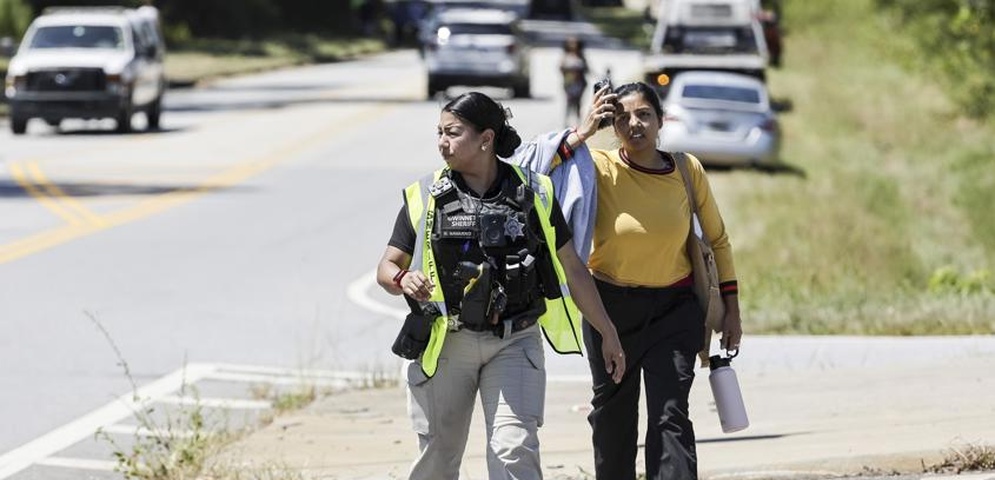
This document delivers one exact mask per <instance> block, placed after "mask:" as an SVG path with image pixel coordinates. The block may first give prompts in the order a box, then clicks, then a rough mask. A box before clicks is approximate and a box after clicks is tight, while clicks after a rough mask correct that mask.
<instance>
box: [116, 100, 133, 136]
mask: <svg viewBox="0 0 995 480" xmlns="http://www.w3.org/2000/svg"><path fill="white" fill-rule="evenodd" d="M131 114H132V111H131V106H130V105H129V106H125V107H123V108H121V111H120V112H118V114H117V118H116V119H115V120H117V133H131Z"/></svg>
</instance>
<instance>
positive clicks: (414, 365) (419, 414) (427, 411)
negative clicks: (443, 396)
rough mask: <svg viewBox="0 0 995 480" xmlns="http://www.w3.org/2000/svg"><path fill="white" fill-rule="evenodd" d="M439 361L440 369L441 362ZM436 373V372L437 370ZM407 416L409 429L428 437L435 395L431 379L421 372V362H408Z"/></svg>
mask: <svg viewBox="0 0 995 480" xmlns="http://www.w3.org/2000/svg"><path fill="white" fill-rule="evenodd" d="M442 361H443V360H442V359H440V360H439V362H440V367H441V362H442ZM437 371H438V370H437ZM406 377H407V382H408V416H409V417H411V427H412V429H414V431H415V433H417V434H419V435H430V434H431V433H432V432H431V425H432V423H433V422H432V415H433V413H434V410H435V407H434V405H435V395H434V392H433V389H432V384H431V382H429V380H431V377H429V376H428V375H425V372H424V371H422V365H421V362H408V365H407V374H406Z"/></svg>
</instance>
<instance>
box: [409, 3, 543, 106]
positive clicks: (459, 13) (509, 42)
mask: <svg viewBox="0 0 995 480" xmlns="http://www.w3.org/2000/svg"><path fill="white" fill-rule="evenodd" d="M425 66H426V68H427V70H428V96H429V98H431V97H433V96H435V95H436V94H437V93H439V92H444V91H445V90H446V89H447V88H449V87H451V86H456V85H464V86H493V87H503V88H510V89H511V90H512V91H513V93H514V95H515V96H516V97H529V96H530V95H531V82H530V80H529V48H528V45H527V44H526V42H525V39H524V37H523V35H522V33H521V31H520V30H519V28H518V17H517V15H515V14H514V13H511V12H507V11H502V10H469V9H451V10H445V11H443V12H440V13H439V15H438V17H437V18H436V20H435V22H434V23H433V27H432V32H431V35H430V37H429V40H428V41H427V44H426V46H425Z"/></svg>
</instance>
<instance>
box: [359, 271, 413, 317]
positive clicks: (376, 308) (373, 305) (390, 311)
mask: <svg viewBox="0 0 995 480" xmlns="http://www.w3.org/2000/svg"><path fill="white" fill-rule="evenodd" d="M376 284H377V271H376V270H373V271H372V272H370V273H367V274H366V275H363V276H362V277H359V278H357V279H356V280H355V281H353V282H352V283H350V284H349V288H347V289H346V296H347V297H349V300H352V301H353V303H355V304H357V305H359V306H361V307H363V308H365V309H367V310H369V311H371V312H374V313H379V314H381V315H387V316H389V317H394V318H396V319H398V320H404V317H407V316H408V311H407V310H401V309H398V308H394V307H389V306H387V305H384V304H382V303H380V302H378V301H376V300H374V299H372V298H370V296H369V295H368V293H367V292H368V291H369V290H370V288H371V287H373V286H374V285H376Z"/></svg>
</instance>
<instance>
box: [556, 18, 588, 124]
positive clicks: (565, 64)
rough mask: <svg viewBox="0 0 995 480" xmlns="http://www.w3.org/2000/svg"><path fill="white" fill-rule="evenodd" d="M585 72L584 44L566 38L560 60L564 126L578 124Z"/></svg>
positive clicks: (585, 82) (584, 87) (575, 39)
mask: <svg viewBox="0 0 995 480" xmlns="http://www.w3.org/2000/svg"><path fill="white" fill-rule="evenodd" d="M587 72H588V67H587V57H585V56H584V43H583V42H581V41H580V40H579V39H577V38H576V37H570V38H567V39H566V41H564V42H563V58H561V59H560V73H561V74H562V75H563V92H564V93H565V94H566V97H567V106H566V112H565V114H564V117H563V124H564V125H576V124H577V123H579V122H580V102H581V98H582V97H583V96H584V91H586V90H587Z"/></svg>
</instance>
